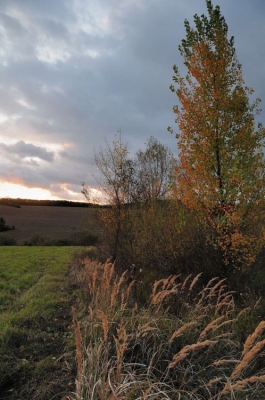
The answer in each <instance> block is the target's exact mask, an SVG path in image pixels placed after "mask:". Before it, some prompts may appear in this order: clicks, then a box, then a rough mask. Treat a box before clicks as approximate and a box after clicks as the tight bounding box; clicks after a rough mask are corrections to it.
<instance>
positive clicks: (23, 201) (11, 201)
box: [0, 198, 102, 208]
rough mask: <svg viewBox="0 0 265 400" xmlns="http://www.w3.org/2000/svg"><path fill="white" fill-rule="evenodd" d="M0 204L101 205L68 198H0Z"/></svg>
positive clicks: (17, 205)
mask: <svg viewBox="0 0 265 400" xmlns="http://www.w3.org/2000/svg"><path fill="white" fill-rule="evenodd" d="M0 205H4V206H10V207H16V208H20V207H21V206H52V207H86V208H97V207H102V206H101V205H99V204H92V203H86V202H84V203H81V202H78V201H68V200H31V199H19V198H17V199H10V198H2V199H0Z"/></svg>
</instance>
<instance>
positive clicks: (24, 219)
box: [0, 205, 93, 245]
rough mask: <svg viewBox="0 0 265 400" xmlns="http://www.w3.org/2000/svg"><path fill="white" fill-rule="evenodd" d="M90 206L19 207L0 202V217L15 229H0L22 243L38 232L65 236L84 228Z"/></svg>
mask: <svg viewBox="0 0 265 400" xmlns="http://www.w3.org/2000/svg"><path fill="white" fill-rule="evenodd" d="M92 216H93V210H92V209H89V208H82V207H50V206H21V208H15V207H9V206H4V205H0V217H3V218H4V219H5V221H6V224H7V225H10V226H13V225H15V230H11V231H7V232H0V235H2V236H3V235H4V236H9V237H12V238H14V239H15V240H16V241H17V244H19V245H20V244H23V243H24V242H25V241H29V240H30V239H31V238H32V236H34V235H40V236H43V237H49V238H51V239H66V238H70V237H71V235H73V234H74V233H76V232H78V231H82V230H85V229H87V227H88V225H89V221H91V218H92ZM91 233H93V232H91Z"/></svg>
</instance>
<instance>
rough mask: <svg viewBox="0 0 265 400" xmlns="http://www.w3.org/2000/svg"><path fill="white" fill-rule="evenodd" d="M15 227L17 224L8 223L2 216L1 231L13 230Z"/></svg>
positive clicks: (0, 221) (0, 220)
mask: <svg viewBox="0 0 265 400" xmlns="http://www.w3.org/2000/svg"><path fill="white" fill-rule="evenodd" d="M14 229H15V226H14V225H13V226H9V225H6V221H5V220H4V218H3V217H0V232H5V231H12V230H14Z"/></svg>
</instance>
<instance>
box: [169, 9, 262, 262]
mask: <svg viewBox="0 0 265 400" xmlns="http://www.w3.org/2000/svg"><path fill="white" fill-rule="evenodd" d="M207 8H208V12H209V15H210V18H209V19H207V18H206V17H205V16H202V17H201V18H199V17H198V16H197V15H195V17H194V18H195V24H196V30H195V29H191V28H190V26H189V23H188V22H187V21H185V26H186V31H187V39H186V40H183V41H182V45H181V46H180V52H181V54H182V55H183V57H184V64H185V65H186V67H187V76H186V78H183V77H181V76H180V74H179V71H178V69H177V67H174V71H175V76H174V77H173V80H174V81H175V82H176V83H177V85H178V88H177V89H175V88H174V86H173V85H172V86H171V90H172V91H173V92H176V94H177V96H178V100H179V103H180V107H177V106H175V107H174V113H175V114H176V123H177V124H178V127H179V133H178V135H176V136H177V138H178V149H179V160H178V165H177V167H176V178H177V183H176V187H175V196H176V198H177V199H178V200H181V201H182V203H184V204H185V205H186V206H188V207H189V208H190V209H191V210H193V211H196V212H197V214H198V215H199V216H203V217H204V221H207V223H208V224H210V226H211V227H212V228H213V229H214V231H215V239H214V243H215V245H216V246H218V247H220V249H221V250H222V253H223V261H224V264H226V265H228V264H229V265H232V266H234V267H235V268H238V267H239V266H240V268H241V267H242V266H247V265H250V264H251V263H253V261H254V260H255V256H256V254H257V252H258V250H259V249H260V247H261V245H262V244H263V243H264V235H263V234H262V230H261V229H259V221H260V215H259V211H260V210H261V209H262V207H261V204H262V202H263V200H264V194H265V180H264V171H265V168H264V167H265V164H264V159H263V151H262V148H263V143H264V137H265V130H264V128H263V127H262V126H261V125H259V126H258V129H257V130H255V114H256V113H258V112H259V110H257V109H256V108H257V105H258V103H259V100H257V101H256V102H254V104H250V102H249V95H250V94H252V93H253V90H252V89H250V88H248V87H246V86H245V82H244V80H243V77H242V72H241V65H240V64H239V62H238V60H237V58H236V55H235V49H234V47H233V38H231V39H230V40H229V39H228V38H227V25H226V23H225V21H224V18H223V17H222V16H221V14H220V9H219V7H218V6H217V7H216V8H215V9H214V8H213V6H212V4H211V1H207ZM171 132H172V130H171Z"/></svg>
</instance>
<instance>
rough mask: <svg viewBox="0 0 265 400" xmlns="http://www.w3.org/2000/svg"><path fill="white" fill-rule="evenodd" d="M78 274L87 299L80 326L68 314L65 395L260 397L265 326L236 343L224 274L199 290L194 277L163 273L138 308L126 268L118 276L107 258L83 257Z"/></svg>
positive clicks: (98, 399)
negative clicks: (73, 353) (73, 378)
mask: <svg viewBox="0 0 265 400" xmlns="http://www.w3.org/2000/svg"><path fill="white" fill-rule="evenodd" d="M82 274H83V275H82V276H83V279H84V280H85V282H82V281H79V283H80V286H81V287H82V288H84V287H86V291H87V297H86V299H87V301H88V303H87V306H86V307H83V311H81V312H80V321H81V322H80V326H79V323H77V320H76V318H77V317H76V316H75V313H74V326H75V334H76V347H77V366H78V368H77V370H78V376H77V390H76V395H75V396H74V397H71V398H72V399H74V398H75V399H76V400H77V399H78V400H81V399H82V400H114V399H115V400H116V399H117V400H126V399H127V400H133V399H135V400H136V399H137V400H138V399H139V400H142V399H161V400H162V399H180V400H181V399H183V400H186V399H194V400H221V399H242V400H243V399H246V398H248V400H250V399H251V400H254V399H255V400H256V399H258V398H265V386H264V383H265V379H264V376H265V363H264V361H263V358H262V354H263V352H264V345H265V339H264V337H263V336H264V330H265V324H264V322H261V323H260V324H259V325H258V327H257V328H256V330H255V332H254V333H253V334H252V335H250V336H249V337H248V338H247V340H246V342H245V344H244V345H243V346H241V345H240V344H239V342H238V341H237V339H236V329H235V327H236V324H237V320H238V312H237V310H236V308H235V304H234V301H233V293H232V292H228V291H227V289H226V286H225V281H224V280H218V279H212V280H211V281H210V282H209V283H208V284H207V285H206V287H205V288H203V289H202V290H201V291H199V292H198V291H197V290H196V285H197V284H198V282H199V278H200V275H197V276H196V277H192V276H189V277H188V278H186V279H185V280H184V281H183V282H181V278H180V277H179V276H170V277H168V278H167V279H162V280H159V281H157V282H155V283H154V285H153V290H152V293H151V296H150V302H149V304H147V305H146V306H145V307H139V306H138V305H137V302H135V293H133V285H134V282H131V281H130V280H129V279H127V276H128V275H127V273H126V272H125V273H124V274H123V275H121V276H117V275H116V274H115V271H114V266H113V264H111V263H109V262H107V263H105V264H103V265H102V264H99V263H95V262H92V261H89V260H85V261H84V271H83V273H82ZM80 276H81V275H80ZM80 276H79V277H78V279H80ZM84 310H85V311H84ZM81 332H82V338H81ZM80 340H81V344H80ZM241 347H242V348H241ZM80 352H81V355H80ZM246 396H247V397H246ZM262 396H263V397H262Z"/></svg>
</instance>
